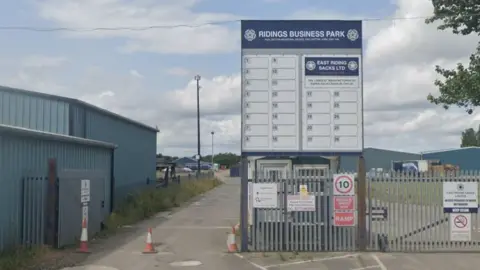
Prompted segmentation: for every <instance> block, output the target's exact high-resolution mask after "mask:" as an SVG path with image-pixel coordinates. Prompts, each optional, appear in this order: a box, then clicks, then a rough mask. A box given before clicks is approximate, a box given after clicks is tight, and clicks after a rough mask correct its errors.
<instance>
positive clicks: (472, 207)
mask: <svg viewBox="0 0 480 270" xmlns="http://www.w3.org/2000/svg"><path fill="white" fill-rule="evenodd" d="M443 209H444V212H447V213H477V212H478V183H477V182H444V183H443Z"/></svg>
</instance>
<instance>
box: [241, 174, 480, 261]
mask: <svg viewBox="0 0 480 270" xmlns="http://www.w3.org/2000/svg"><path fill="white" fill-rule="evenodd" d="M268 173H269V174H268V175H266V174H265V173H264V172H262V174H261V175H257V177H255V178H254V179H253V180H252V185H251V186H249V194H250V195H249V202H248V204H249V207H248V208H249V223H250V226H249V237H248V240H249V249H250V250H252V251H352V250H360V249H362V250H363V248H361V247H360V245H359V242H360V240H359V239H365V241H366V243H367V245H366V246H365V249H366V250H371V251H398V252H425V251H465V250H468V251H480V217H479V215H478V213H477V212H478V208H479V205H478V194H479V187H478V186H479V185H478V182H480V172H461V173H455V174H453V173H450V174H448V175H438V174H437V175H435V174H405V173H396V172H389V173H383V174H377V175H370V176H369V177H367V178H365V182H366V185H365V187H366V190H364V192H359V190H358V188H357V187H358V186H360V185H359V179H360V178H357V177H356V174H354V173H351V174H350V175H351V176H353V175H355V176H354V177H353V179H354V180H353V182H354V186H355V189H354V190H355V193H354V195H355V197H354V198H355V199H354V203H355V210H354V212H355V218H356V221H357V222H356V224H355V225H352V226H349V225H346V226H343V225H341V224H340V226H339V224H335V216H336V215H334V195H333V190H334V175H333V173H330V172H321V171H320V170H310V172H308V173H305V171H304V172H302V173H298V172H296V173H289V172H286V171H279V172H277V173H275V174H273V175H272V173H271V171H270V172H268ZM262 183H267V184H275V189H276V191H275V192H276V194H277V195H276V200H277V201H276V203H271V204H270V205H269V206H268V207H265V208H262V207H253V204H254V202H253V200H254V199H255V198H256V197H255V196H259V195H258V194H254V193H258V190H261V187H259V188H257V190H255V189H254V188H253V186H254V185H255V184H262ZM257 186H258V185H257ZM302 189H303V191H302ZM260 192H262V191H260ZM265 192H272V185H269V191H265ZM302 192H303V193H304V194H303V196H304V197H303V202H306V201H309V200H310V204H309V205H307V204H305V205H302V202H301V201H302V200H300V197H301V196H302ZM305 193H306V194H305ZM445 194H447V195H445ZM448 194H450V195H448ZM462 194H463V195H462ZM455 196H457V197H455ZM472 196H473V197H472ZM267 197H268V196H265V198H267ZM462 198H463V199H462ZM312 200H313V201H312ZM362 201H364V202H365V203H364V205H363V206H362V205H359V203H361V202H362ZM445 201H450V204H449V205H447V204H448V202H447V203H446V202H445ZM312 205H314V207H312ZM302 207H303V208H302ZM360 209H363V211H360ZM340 212H341V211H340ZM360 213H362V214H364V215H365V216H364V218H360V216H359V215H360ZM362 220H364V221H365V223H366V224H362V223H363V222H362ZM360 222H361V223H360Z"/></svg>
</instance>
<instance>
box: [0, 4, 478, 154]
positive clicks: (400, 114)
mask: <svg viewBox="0 0 480 270" xmlns="http://www.w3.org/2000/svg"><path fill="white" fill-rule="evenodd" d="M45 3H46V4H44V5H43V6H42V9H41V10H42V14H43V16H45V17H49V18H51V19H52V20H57V21H59V22H62V23H63V24H65V25H66V26H75V27H80V26H81V27H89V26H98V25H103V26H113V25H132V24H133V25H137V26H138V25H146V24H152V23H153V24H155V22H156V20H158V21H159V22H158V24H162V23H166V21H168V22H169V23H171V24H175V23H177V22H178V21H179V20H180V18H183V17H182V16H180V15H181V14H183V15H185V14H190V13H192V11H191V7H192V6H193V5H194V4H195V3H196V1H194V0H192V1H186V0H176V1H174V0H168V1H162V4H161V5H162V7H163V8H165V9H166V10H162V9H160V6H159V4H155V5H152V6H151V7H150V8H148V9H146V8H144V9H142V8H139V7H138V6H137V7H136V8H132V5H133V4H131V3H130V4H124V3H125V2H121V1H118V0H101V1H99V0H96V1H94V0H88V1H82V2H81V3H80V2H78V3H77V2H75V3H76V4H72V3H73V2H71V1H69V0H62V1H53V0H49V1H46V2H45ZM94 3H95V4H94ZM137 3H138V2H137ZM53 4H56V5H57V6H53ZM397 4H398V8H397V11H396V12H395V13H394V14H392V17H405V16H425V15H428V14H431V13H432V7H431V1H429V0H398V1H397ZM138 5H139V4H138ZM67 7H68V8H71V10H72V13H69V14H68V15H67V14H65V13H62V12H60V11H62V10H65V8H67ZM94 7H95V8H94ZM120 7H129V8H130V9H122V8H120ZM144 7H145V6H144ZM90 9H91V10H90ZM87 10H88V11H89V12H91V13H88V14H87V12H86V11H87ZM108 10H110V11H108ZM107 11H108V12H107ZM175 12H177V13H175ZM182 12H183V13H182ZM170 13H172V14H175V15H172V14H170ZM332 14H335V13H330V12H328V14H326V12H324V13H322V12H319V11H315V10H309V11H298V12H296V13H295V14H293V15H292V16H291V18H297V19H308V18H329V19H332V18H342V17H344V16H343V15H342V14H337V15H335V16H334V15H332ZM83 16H84V17H83ZM209 16H213V15H212V14H210V13H205V14H203V15H198V14H197V15H195V16H194V18H193V19H192V20H197V21H198V20H210V19H211V17H209ZM229 16H230V15H229ZM70 17H71V18H70ZM98 18H104V20H103V21H102V23H99V22H98V21H96V22H95V23H93V21H95V20H96V19H98ZM122 18H124V19H125V21H122ZM187 21H188V20H186V19H185V20H184V21H182V22H187ZM220 28H221V27H220ZM221 29H222V30H219V31H220V32H221V31H227V32H226V33H228V34H230V31H229V30H228V29H225V28H221ZM364 29H365V33H367V34H366V35H367V39H366V41H365V42H366V50H365V57H364V61H365V63H364V64H365V65H364V69H365V70H364V72H365V83H364V86H365V87H364V88H365V93H364V102H365V136H366V146H375V147H384V148H389V149H397V150H404V151H421V150H427V149H435V148H437V149H438V148H440V149H444V148H451V147H456V146H458V145H459V142H460V138H459V137H460V134H461V132H462V131H463V130H464V129H465V128H468V127H477V126H478V124H479V121H480V113H479V112H476V113H474V114H473V115H467V114H466V113H465V112H464V111H462V110H460V109H456V108H452V109H451V110H448V111H444V110H443V109H442V108H439V107H437V106H434V105H432V104H430V103H428V101H427V100H426V96H427V95H428V93H430V92H436V88H435V86H434V85H433V81H434V79H435V78H436V77H437V75H436V73H435V71H434V66H435V65H436V64H440V65H442V66H450V67H451V66H454V65H455V64H456V63H457V62H458V61H463V60H465V59H466V57H468V55H469V54H470V53H471V52H472V51H473V48H474V46H475V42H477V41H478V40H477V39H478V37H473V36H472V37H460V36H455V35H453V34H450V33H449V32H448V31H446V32H441V31H438V30H437V29H436V28H435V26H432V25H424V22H423V20H398V21H395V22H392V21H371V22H366V23H365V25H364ZM184 30H185V29H184ZM184 30H179V31H184ZM158 31H164V30H158ZM185 31H189V30H185ZM167 32H168V31H167ZM102 33H103V32H102ZM146 33H147V32H145V33H136V32H134V33H131V32H128V31H125V32H122V31H121V32H120V33H109V32H107V33H106V34H105V35H106V37H117V36H121V37H126V38H128V39H129V40H130V42H132V44H136V45H135V46H141V47H142V48H143V50H151V51H157V52H160V51H161V52H168V51H172V50H174V51H175V52H184V53H189V52H185V51H184V49H185V48H186V47H188V46H193V45H192V44H194V45H196V44H195V43H192V42H190V41H188V40H187V41H188V42H187V41H186V40H184V39H183V38H184V37H180V38H178V39H172V38H170V40H169V41H167V43H166V44H167V45H165V44H161V45H160V43H161V42H163V40H164V39H165V38H166V37H167V36H168V35H167V36H162V35H160V36H159V35H157V34H158V33H157V34H156V33H155V31H153V33H151V34H148V37H147V36H142V35H143V34H145V35H147V34H146ZM162 33H163V32H162ZM170 34H172V33H170ZM182 34H185V32H182ZM88 35H89V36H88V37H95V38H97V37H98V38H99V37H101V36H100V33H89V34H88ZM92 35H93V36H92ZM207 37H211V33H210V32H209V31H204V30H201V29H200V30H196V31H195V38H196V39H197V40H199V41H201V42H203V41H205V40H208V39H209V38H207ZM217 38H220V37H214V38H213V39H214V40H215V39H217ZM222 39H223V40H226V38H224V37H223V38H222ZM172 42H176V43H175V44H173V43H172ZM178 42H179V43H182V42H186V43H184V44H183V45H182V44H177V43H178ZM205 42H207V43H208V45H205V44H207V43H205V44H204V45H200V48H207V47H208V49H202V50H203V52H207V51H214V50H215V49H214V48H218V46H220V47H221V46H223V45H224V44H223V43H222V42H213V43H209V42H211V40H210V41H205ZM235 42H236V41H232V43H231V44H230V43H229V44H230V45H229V46H230V47H229V50H231V49H234V48H236V45H235ZM232 44H233V45H232ZM176 46H177V47H176ZM182 46H183V47H182ZM205 46H206V47H205ZM148 48H150V49H148ZM179 48H181V49H179ZM30 66H32V65H30ZM34 66H35V65H34ZM36 66H37V68H31V67H30V68H26V66H23V67H21V68H19V69H18V70H17V72H16V73H15V74H11V75H12V76H8V78H7V79H6V81H7V82H9V83H11V84H14V85H21V86H22V87H26V88H31V89H37V90H41V91H49V92H55V93H62V94H64V95H71V96H79V97H81V98H82V99H85V100H86V101H89V102H92V103H94V104H96V105H99V106H102V107H105V108H107V109H110V110H112V111H115V112H118V113H121V114H124V115H126V116H129V117H131V118H134V119H136V120H141V121H143V122H146V123H148V124H150V125H152V126H158V127H159V129H160V130H161V133H160V134H159V150H160V151H162V152H164V153H167V154H174V155H192V154H194V153H196V144H197V141H196V138H197V128H196V125H197V123H196V83H195V81H193V80H192V79H191V78H189V81H188V82H185V85H184V87H180V88H179V89H161V90H158V91H157V90H155V91H149V90H148V87H146V85H144V83H145V80H138V79H137V78H135V76H131V75H130V76H127V75H125V76H123V77H122V76H119V75H118V74H117V75H116V74H111V73H109V72H107V71H105V70H103V69H101V68H99V67H90V68H89V69H87V70H86V71H85V72H84V73H82V74H79V76H78V81H74V82H69V83H63V82H59V81H58V78H57V77H56V76H55V74H54V73H52V72H53V71H51V69H47V71H48V72H47V71H45V70H44V69H42V68H40V66H41V65H36ZM166 72H167V73H168V74H170V75H179V76H191V75H193V73H192V72H191V71H188V70H186V69H183V68H181V67H172V68H171V69H169V70H166ZM240 83H241V80H240V75H239V74H230V75H223V76H220V75H219V76H216V77H213V78H202V80H201V86H202V89H201V92H200V104H201V116H202V120H201V138H202V143H201V144H202V149H203V151H202V152H203V153H204V154H209V153H210V151H211V148H210V147H211V135H210V132H211V131H214V132H215V138H214V140H215V145H216V149H217V150H216V152H217V151H234V152H238V151H239V139H240V116H239V111H240Z"/></svg>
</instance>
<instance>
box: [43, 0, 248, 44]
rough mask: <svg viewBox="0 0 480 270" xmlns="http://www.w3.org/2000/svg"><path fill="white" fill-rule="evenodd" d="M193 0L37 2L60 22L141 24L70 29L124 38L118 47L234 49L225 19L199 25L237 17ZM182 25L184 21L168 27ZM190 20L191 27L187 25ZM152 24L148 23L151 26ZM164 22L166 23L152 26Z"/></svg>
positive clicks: (232, 34)
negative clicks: (206, 9) (202, 7)
mask: <svg viewBox="0 0 480 270" xmlns="http://www.w3.org/2000/svg"><path fill="white" fill-rule="evenodd" d="M198 3H199V1H198V0H162V1H158V3H154V1H128V0H83V1H76V0H45V1H39V2H38V9H39V12H40V15H41V16H42V17H43V18H44V19H47V20H50V21H53V22H55V23H58V24H60V25H61V26H63V27H75V28H82V29H91V28H98V27H103V28H116V27H119V26H120V27H121V26H126V27H133V28H135V29H138V28H140V29H142V28H143V29H145V30H144V31H134V30H135V29H133V30H132V29H119V30H116V31H83V32H76V33H70V34H68V36H70V37H77V38H99V39H101V38H112V37H119V38H125V39H126V43H125V44H124V45H123V46H122V47H121V48H119V49H120V51H122V52H128V53H132V52H137V51H146V52H158V53H183V54H201V53H222V52H231V51H233V50H235V49H238V46H237V43H238V40H239V35H238V34H236V33H237V31H233V30H231V29H230V28H228V27H227V26H226V25H220V24H217V25H202V24H205V23H211V22H221V21H226V20H235V19H239V18H240V17H239V16H235V15H233V14H229V13H219V12H216V13H210V12H195V11H194V8H196V5H197V4H198ZM175 25H183V26H184V27H177V28H168V26H175ZM185 25H194V26H196V27H186V26H185ZM151 26H153V27H151ZM155 26H167V27H155Z"/></svg>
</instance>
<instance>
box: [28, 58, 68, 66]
mask: <svg viewBox="0 0 480 270" xmlns="http://www.w3.org/2000/svg"><path fill="white" fill-rule="evenodd" d="M66 61H67V59H66V58H65V57H55V56H46V55H31V56H28V57H26V58H24V59H23V60H22V65H23V67H26V68H28V67H33V68H39V67H41V68H45V67H58V66H61V65H63V64H64V63H65V62H66Z"/></svg>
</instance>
